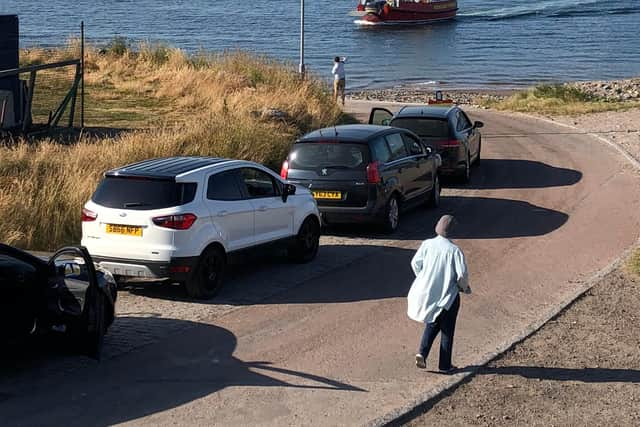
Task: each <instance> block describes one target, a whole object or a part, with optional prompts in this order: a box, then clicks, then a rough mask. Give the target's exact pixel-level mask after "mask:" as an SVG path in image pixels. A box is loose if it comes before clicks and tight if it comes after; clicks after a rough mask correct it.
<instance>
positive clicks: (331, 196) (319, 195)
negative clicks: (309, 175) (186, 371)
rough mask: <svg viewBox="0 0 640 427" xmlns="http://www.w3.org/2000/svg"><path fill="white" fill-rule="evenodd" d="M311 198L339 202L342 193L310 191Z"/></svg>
mask: <svg viewBox="0 0 640 427" xmlns="http://www.w3.org/2000/svg"><path fill="white" fill-rule="evenodd" d="M312 193H313V197H314V198H316V199H326V200H340V199H342V193H341V192H340V191H312Z"/></svg>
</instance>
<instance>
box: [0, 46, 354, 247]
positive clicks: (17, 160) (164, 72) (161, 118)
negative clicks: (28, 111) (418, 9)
mask: <svg viewBox="0 0 640 427" xmlns="http://www.w3.org/2000/svg"><path fill="white" fill-rule="evenodd" d="M73 49H77V46H74V45H70V47H69V48H68V50H62V51H55V52H47V51H44V50H30V51H28V52H24V53H23V56H22V62H23V63H37V62H47V61H51V60H52V58H54V57H55V59H62V58H65V57H72V56H73V55H74V50H73ZM86 69H87V73H86V82H87V91H91V92H95V91H99V92H100V91H101V92H102V93H98V94H97V95H96V97H95V99H94V101H95V102H98V103H99V99H100V96H103V97H105V99H106V98H109V97H111V98H113V97H115V98H116V99H117V97H118V96H119V95H121V94H125V95H128V96H130V97H133V99H134V100H139V101H138V103H139V104H142V105H145V106H146V105H150V106H149V107H141V108H150V109H152V110H153V109H154V108H155V110H153V111H154V114H153V120H152V121H151V122H150V126H148V127H147V128H146V129H143V130H132V131H130V132H125V133H121V134H119V136H117V137H113V138H95V137H91V136H88V135H86V134H85V136H81V137H80V139H79V141H78V142H77V143H75V144H73V145H62V144H59V143H57V142H56V141H54V140H44V141H39V142H36V143H30V142H27V141H24V140H20V141H17V142H14V143H12V144H9V145H5V146H3V147H0V241H2V242H5V243H9V244H13V245H16V246H19V247H22V248H27V249H33V250H53V249H55V248H57V247H59V246H62V245H64V244H73V243H76V244H77V243H78V242H79V240H80V234H81V233H80V210H81V207H82V205H83V204H84V203H85V202H86V201H87V200H88V199H89V198H90V196H91V194H92V192H93V190H94V189H95V186H96V184H97V182H98V181H99V179H100V178H101V176H102V174H103V173H104V172H105V171H106V170H108V169H111V168H114V167H117V166H121V165H124V164H127V163H131V162H135V161H139V160H143V159H148V158H154V157H164V156H175V155H210V156H221V157H229V158H241V159H249V160H253V161H257V162H260V163H263V164H266V165H268V166H270V167H272V168H277V167H278V165H279V164H280V162H281V161H282V159H283V158H284V156H285V155H286V153H287V151H288V149H289V147H290V144H291V143H292V142H293V140H294V139H295V137H296V136H297V135H299V134H301V133H303V132H306V131H308V130H311V129H313V128H317V127H322V126H329V125H332V124H335V123H339V122H340V121H341V120H343V119H344V116H343V115H342V111H341V110H340V109H339V107H337V106H336V105H335V103H334V102H333V101H332V99H331V95H330V93H329V91H328V88H327V87H326V86H325V84H324V83H323V82H321V81H320V80H318V79H315V78H308V79H305V80H300V79H299V78H298V76H297V75H296V73H295V72H294V71H292V70H293V67H287V66H286V65H283V64H280V63H277V62H275V61H272V60H269V59H266V58H259V57H254V56H251V55H248V54H246V53H242V52H232V53H224V54H220V55H213V54H206V53H200V54H198V55H196V56H188V55H186V54H185V53H184V52H182V51H180V50H177V49H171V48H167V47H164V46H150V45H142V46H140V47H139V49H136V50H132V49H130V48H129V47H128V46H127V47H126V48H125V49H105V50H102V51H100V50H98V49H91V50H89V52H88V54H87V67H86ZM149 100H155V101H157V103H149V102H148V101H149ZM273 110H279V111H281V112H282V113H283V114H279V115H273V114H271V113H270V112H271V111H273ZM101 125H102V126H104V125H107V123H101Z"/></svg>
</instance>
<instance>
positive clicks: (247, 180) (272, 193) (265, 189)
mask: <svg viewBox="0 0 640 427" xmlns="http://www.w3.org/2000/svg"><path fill="white" fill-rule="evenodd" d="M240 177H241V182H242V183H244V185H245V187H246V191H247V194H248V195H249V198H251V199H258V198H263V197H276V196H278V195H279V194H280V188H279V186H278V185H277V183H276V181H275V179H274V178H273V177H272V176H271V175H269V174H268V173H267V172H264V171H261V170H259V169H254V168H243V169H240Z"/></svg>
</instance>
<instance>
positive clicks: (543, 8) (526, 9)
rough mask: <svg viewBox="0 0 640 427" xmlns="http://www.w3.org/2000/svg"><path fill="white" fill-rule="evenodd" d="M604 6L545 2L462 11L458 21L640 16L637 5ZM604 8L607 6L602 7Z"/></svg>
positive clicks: (588, 0)
mask: <svg viewBox="0 0 640 427" xmlns="http://www.w3.org/2000/svg"><path fill="white" fill-rule="evenodd" d="M612 3H613V2H602V0H585V1H566V0H542V1H539V2H536V3H530V2H523V3H522V4H521V5H513V6H509V7H497V8H484V7H478V8H461V10H460V11H459V12H458V19H463V20H464V19H470V20H471V19H473V20H491V21H494V20H506V19H519V18H526V17H530V16H540V17H572V16H599V15H627V14H634V13H640V3H639V2H637V1H633V0H631V1H622V2H617V3H616V4H615V5H614V4H612ZM603 4H604V6H603Z"/></svg>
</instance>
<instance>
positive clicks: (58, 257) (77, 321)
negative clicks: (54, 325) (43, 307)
mask: <svg viewBox="0 0 640 427" xmlns="http://www.w3.org/2000/svg"><path fill="white" fill-rule="evenodd" d="M49 271H50V277H49V284H50V286H49V289H50V294H49V295H48V298H47V302H48V305H49V310H48V311H49V313H53V312H55V313H56V317H58V318H59V320H60V321H61V322H62V323H64V324H65V325H66V327H67V332H68V333H69V334H71V335H72V337H73V339H74V341H75V343H76V344H77V345H78V346H79V348H80V350H81V351H82V352H84V353H85V354H87V355H88V356H89V357H92V358H95V359H100V353H101V351H102V344H103V341H104V335H105V333H106V330H107V327H108V325H109V320H110V319H109V318H108V316H109V315H108V310H110V309H111V304H110V301H109V300H108V296H107V295H105V292H104V290H103V289H100V287H99V283H98V276H97V273H96V268H95V265H94V264H93V260H92V259H91V256H90V255H89V252H88V251H87V249H86V248H84V247H75V246H68V247H65V248H62V249H60V250H58V251H57V252H56V253H55V254H53V256H52V257H51V258H50V259H49Z"/></svg>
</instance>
